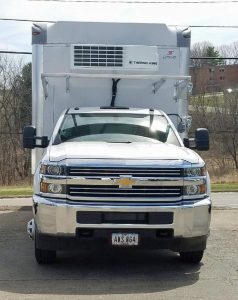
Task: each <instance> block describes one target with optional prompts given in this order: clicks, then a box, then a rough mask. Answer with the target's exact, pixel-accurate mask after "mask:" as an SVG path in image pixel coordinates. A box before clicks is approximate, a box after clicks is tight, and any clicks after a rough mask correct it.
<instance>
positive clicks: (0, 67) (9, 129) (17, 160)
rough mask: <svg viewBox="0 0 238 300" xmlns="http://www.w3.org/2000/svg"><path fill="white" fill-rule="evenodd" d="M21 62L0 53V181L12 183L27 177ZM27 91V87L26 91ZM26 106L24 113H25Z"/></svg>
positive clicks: (27, 160)
mask: <svg viewBox="0 0 238 300" xmlns="http://www.w3.org/2000/svg"><path fill="white" fill-rule="evenodd" d="M22 70H23V64H22V62H21V61H19V60H16V59H14V58H9V56H0V138H1V142H0V181H1V182H2V183H3V184H12V183H15V182H16V181H17V180H21V181H22V180H24V179H25V177H26V176H29V153H28V151H26V150H24V149H23V148H22V134H21V133H22V124H23V123H24V120H23V117H22V102H23V97H24V92H23V90H22V86H23V85H22V80H23V74H22ZM28 92H30V93H31V90H30V91H28ZM28 107H29V109H28V111H27V112H26V114H28V115H29V113H30V112H29V111H30V105H28Z"/></svg>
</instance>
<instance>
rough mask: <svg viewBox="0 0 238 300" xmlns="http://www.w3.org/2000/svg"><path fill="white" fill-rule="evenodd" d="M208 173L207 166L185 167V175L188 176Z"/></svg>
mask: <svg viewBox="0 0 238 300" xmlns="http://www.w3.org/2000/svg"><path fill="white" fill-rule="evenodd" d="M205 175H206V167H205V166H204V167H201V168H186V169H184V176H187V177H197V176H205Z"/></svg>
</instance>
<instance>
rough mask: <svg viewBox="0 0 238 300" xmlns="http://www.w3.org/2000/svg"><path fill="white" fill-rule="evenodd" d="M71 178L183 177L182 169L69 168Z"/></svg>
mask: <svg viewBox="0 0 238 300" xmlns="http://www.w3.org/2000/svg"><path fill="white" fill-rule="evenodd" d="M68 175H69V176H80V177H100V178H101V177H114V178H115V177H118V178H119V177H120V175H129V176H132V177H140V178H160V177H181V176H182V169H180V168H151V167H150V168H145V167H140V168H139V167H138V168H133V167H120V168H119V167H114V168H113V167H98V168H96V167H95V168H86V167H69V168H68Z"/></svg>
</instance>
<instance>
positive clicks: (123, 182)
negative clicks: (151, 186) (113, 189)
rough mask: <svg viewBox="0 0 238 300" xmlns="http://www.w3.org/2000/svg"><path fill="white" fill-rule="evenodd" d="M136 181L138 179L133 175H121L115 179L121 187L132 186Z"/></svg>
mask: <svg viewBox="0 0 238 300" xmlns="http://www.w3.org/2000/svg"><path fill="white" fill-rule="evenodd" d="M135 183H136V180H134V179H132V178H131V177H121V178H120V179H116V180H115V184H116V185H119V188H130V189H131V188H132V186H133V184H135Z"/></svg>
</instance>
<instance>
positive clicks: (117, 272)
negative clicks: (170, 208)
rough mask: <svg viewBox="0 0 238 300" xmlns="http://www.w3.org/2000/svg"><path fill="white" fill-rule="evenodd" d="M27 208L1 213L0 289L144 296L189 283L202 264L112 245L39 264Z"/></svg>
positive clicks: (66, 253)
mask: <svg viewBox="0 0 238 300" xmlns="http://www.w3.org/2000/svg"><path fill="white" fill-rule="evenodd" d="M30 218H31V212H30V211H28V210H24V209H23V210H15V211H4V212H2V211H0V245H1V247H0V270H1V271H0V290H1V291H5V292H10V293H18V294H27V295H29V294H43V295H51V294H54V295H111V294H140V293H143V294H146V293H154V292H161V291H167V290H173V289H176V288H179V287H184V286H189V285H192V284H194V283H195V282H196V281H198V280H199V273H200V268H201V266H202V264H200V265H198V266H193V265H189V264H183V263H181V262H180V260H179V257H178V255H177V254H175V253H172V252H169V251H164V250H163V251H145V250H141V251H134V250H133V249H111V248H105V249H100V251H98V250H97V248H96V245H95V248H94V249H90V250H89V251H79V252H62V253H59V257H58V260H57V263H56V264H53V265H46V266H40V265H37V263H36V262H35V259H34V243H33V242H32V241H31V240H30V239H28V237H27V235H26V222H27V221H28V220H29V219H30Z"/></svg>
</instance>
